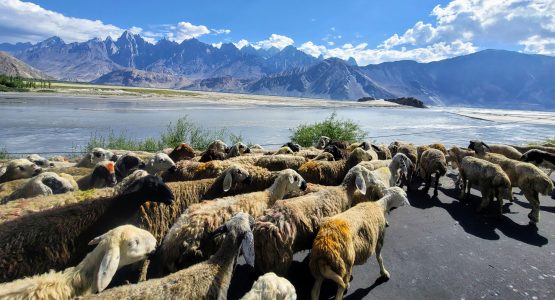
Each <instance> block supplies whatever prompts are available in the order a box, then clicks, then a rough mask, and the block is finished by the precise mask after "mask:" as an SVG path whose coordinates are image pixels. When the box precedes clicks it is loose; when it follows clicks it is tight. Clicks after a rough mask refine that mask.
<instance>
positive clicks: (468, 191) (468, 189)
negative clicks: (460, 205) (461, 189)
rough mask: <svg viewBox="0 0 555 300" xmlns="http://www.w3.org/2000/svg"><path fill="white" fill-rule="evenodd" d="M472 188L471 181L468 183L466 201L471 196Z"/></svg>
mask: <svg viewBox="0 0 555 300" xmlns="http://www.w3.org/2000/svg"><path fill="white" fill-rule="evenodd" d="M471 188H472V183H471V182H470V181H468V182H467V184H466V199H468V196H469V195H470V189H471Z"/></svg>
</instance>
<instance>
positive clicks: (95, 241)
mask: <svg viewBox="0 0 555 300" xmlns="http://www.w3.org/2000/svg"><path fill="white" fill-rule="evenodd" d="M105 236H106V233H105V234H103V235H100V236H97V237H95V238H94V239H92V240H91V241H90V242H89V244H88V245H89V246H92V245H96V244H98V243H100V241H102V240H103V239H104V237H105Z"/></svg>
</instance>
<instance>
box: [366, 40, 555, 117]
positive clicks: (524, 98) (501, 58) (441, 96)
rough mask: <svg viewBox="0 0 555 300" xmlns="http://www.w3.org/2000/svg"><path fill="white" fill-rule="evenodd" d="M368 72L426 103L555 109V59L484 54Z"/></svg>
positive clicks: (388, 87) (394, 90)
mask: <svg viewBox="0 0 555 300" xmlns="http://www.w3.org/2000/svg"><path fill="white" fill-rule="evenodd" d="M362 70H363V72H364V73H365V74H367V75H368V76H369V77H371V78H372V79H373V80H374V81H375V82H376V83H378V84H379V85H380V86H382V87H383V88H385V89H386V90H388V91H390V92H391V93H392V94H394V95H396V96H397V97H403V96H414V97H416V98H419V99H422V100H424V101H425V102H426V103H432V104H442V105H467V106H483V107H506V108H531V107H535V108H537V109H544V108H555V85H553V84H552V82H553V79H554V78H555V57H551V56H545V55H529V54H522V53H518V52H512V51H504V50H484V51H480V52H476V53H473V54H469V55H464V56H459V57H455V58H450V59H445V60H442V61H437V62H431V63H426V64H421V63H416V62H413V61H400V62H393V63H383V64H379V65H368V66H366V67H363V68H362Z"/></svg>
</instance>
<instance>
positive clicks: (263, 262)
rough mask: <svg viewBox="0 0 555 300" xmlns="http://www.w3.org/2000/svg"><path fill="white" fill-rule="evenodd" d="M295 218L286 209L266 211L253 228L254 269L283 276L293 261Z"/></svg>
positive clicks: (295, 232) (277, 208)
mask: <svg viewBox="0 0 555 300" xmlns="http://www.w3.org/2000/svg"><path fill="white" fill-rule="evenodd" d="M295 220H296V217H295V216H294V213H293V212H292V211H291V210H290V209H289V208H287V207H276V208H273V209H269V210H266V212H265V214H264V215H263V216H262V217H260V218H259V219H258V220H257V222H256V225H255V226H254V230H253V234H254V249H255V268H256V269H257V270H258V271H259V272H260V273H261V274H264V273H267V272H275V273H276V274H278V275H284V274H285V273H286V272H287V269H289V266H290V264H291V262H292V260H293V253H294V251H293V244H294V241H295V236H296V234H297V227H296V224H295Z"/></svg>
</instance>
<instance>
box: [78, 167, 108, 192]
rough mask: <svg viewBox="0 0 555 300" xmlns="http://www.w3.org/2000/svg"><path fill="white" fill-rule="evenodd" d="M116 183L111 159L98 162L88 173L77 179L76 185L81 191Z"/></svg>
mask: <svg viewBox="0 0 555 300" xmlns="http://www.w3.org/2000/svg"><path fill="white" fill-rule="evenodd" d="M116 183H117V180H116V173H115V167H114V162H113V161H104V162H99V163H98V164H97V165H96V167H95V168H94V169H93V171H92V172H91V173H90V174H89V175H87V176H84V177H81V178H79V179H78V180H77V185H78V186H79V189H80V190H82V191H85V190H90V189H100V188H104V187H113V186H114V185H116Z"/></svg>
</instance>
